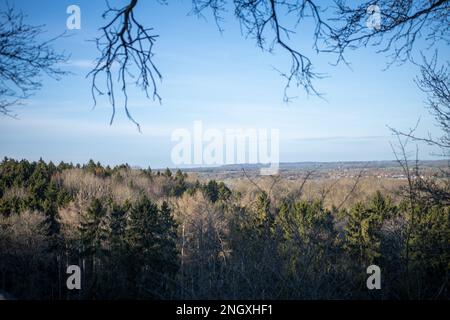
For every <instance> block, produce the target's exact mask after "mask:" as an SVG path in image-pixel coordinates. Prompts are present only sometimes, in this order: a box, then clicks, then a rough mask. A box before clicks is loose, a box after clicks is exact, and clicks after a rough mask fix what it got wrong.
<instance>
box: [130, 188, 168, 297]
mask: <svg viewBox="0 0 450 320" xmlns="http://www.w3.org/2000/svg"><path fill="white" fill-rule="evenodd" d="M126 233H127V235H126V239H127V246H128V252H129V254H130V260H129V262H130V264H129V268H128V274H129V280H130V281H131V283H130V287H133V288H135V289H136V290H135V292H134V295H136V296H138V297H145V296H149V297H158V296H160V295H165V294H167V290H168V288H167V279H166V278H169V279H170V278H172V277H173V276H174V275H175V274H174V271H175V267H174V266H175V265H177V261H176V243H175V239H176V224H175V222H174V220H173V218H172V216H171V214H170V210H169V208H168V206H167V204H164V203H163V205H162V207H161V210H159V209H158V207H157V206H156V205H155V204H153V203H152V202H151V201H150V200H149V199H148V198H147V197H145V196H143V197H141V199H140V200H139V201H138V202H137V203H135V204H134V205H133V206H132V208H131V211H130V215H129V222H128V226H127V232H126Z"/></svg>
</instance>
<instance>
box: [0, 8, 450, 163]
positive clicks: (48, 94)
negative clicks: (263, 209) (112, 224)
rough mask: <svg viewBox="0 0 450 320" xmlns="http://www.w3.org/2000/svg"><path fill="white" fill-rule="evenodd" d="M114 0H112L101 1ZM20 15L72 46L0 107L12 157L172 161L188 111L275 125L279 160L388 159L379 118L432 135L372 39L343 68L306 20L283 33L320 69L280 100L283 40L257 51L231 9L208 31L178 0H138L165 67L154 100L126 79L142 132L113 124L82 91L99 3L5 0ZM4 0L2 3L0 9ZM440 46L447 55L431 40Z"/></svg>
mask: <svg viewBox="0 0 450 320" xmlns="http://www.w3.org/2000/svg"><path fill="white" fill-rule="evenodd" d="M116 3H117V4H120V3H124V1H111V4H116ZM13 4H14V6H15V7H16V8H17V9H21V10H22V11H23V12H24V13H25V14H27V18H26V19H27V20H26V22H27V23H29V24H33V25H45V29H46V30H47V32H46V34H45V35H44V38H45V37H48V38H51V37H53V36H55V35H58V34H60V33H62V32H64V31H66V32H67V34H68V35H69V36H68V37H64V38H62V39H58V40H57V42H56V43H55V48H56V49H58V50H64V51H65V52H66V53H67V54H70V59H69V61H68V63H67V64H65V65H63V66H62V67H63V68H65V70H67V71H70V72H71V73H72V74H71V75H68V76H66V77H64V78H63V79H61V80H60V81H55V80H53V79H48V78H46V77H43V79H42V81H43V87H42V90H40V91H39V92H37V93H36V94H35V95H34V96H33V97H31V98H30V99H28V100H27V101H26V103H25V104H24V105H22V106H17V107H15V108H14V110H13V111H14V112H15V113H16V114H17V115H18V119H12V118H10V117H5V116H0V156H2V157H3V156H7V157H12V158H17V159H22V158H25V159H29V160H37V159H39V158H43V159H44V160H47V161H49V160H52V161H54V162H59V161H66V162H74V163H85V162H87V161H88V160H89V159H94V160H96V161H100V162H102V163H105V164H111V165H115V164H120V163H129V164H131V165H136V166H141V167H148V166H151V167H152V168H163V167H174V166H176V164H174V163H173V160H172V158H171V150H172V149H173V148H174V145H175V144H176V143H175V142H174V141H172V140H171V135H172V133H173V132H174V130H177V129H180V128H181V129H186V130H188V131H191V132H192V130H193V127H194V123H195V121H201V123H202V125H203V127H204V128H205V130H206V129H216V130H219V131H222V132H225V130H227V129H241V128H242V129H255V130H271V129H277V130H279V133H280V140H279V142H280V143H279V152H280V156H279V160H280V161H281V162H301V161H364V160H391V159H393V158H394V155H393V152H392V147H391V143H394V142H395V139H394V138H393V137H392V135H391V132H390V131H389V128H388V126H389V127H393V128H397V129H400V130H407V129H408V128H411V127H413V126H415V124H416V122H417V121H418V119H419V118H420V125H419V129H418V134H427V133H428V132H430V133H431V134H433V135H438V134H439V131H438V130H437V128H436V127H435V126H434V124H433V118H432V116H430V115H429V114H428V111H427V110H426V109H425V107H424V101H425V99H426V97H425V96H424V94H423V92H421V91H419V90H418V89H417V86H416V84H415V83H414V81H413V79H414V77H415V76H416V75H417V74H418V71H419V70H418V68H417V66H414V65H412V64H408V63H406V64H403V65H399V66H397V65H394V66H392V67H390V68H389V69H387V70H385V69H386V62H387V61H388V60H387V59H386V56H385V55H383V54H379V53H376V50H375V49H374V48H362V49H359V50H357V51H350V52H348V53H347V60H348V61H350V62H351V68H350V67H348V66H346V65H342V64H341V65H338V66H333V65H332V63H333V62H334V61H335V57H334V56H332V55H327V54H316V53H315V52H314V50H313V49H312V42H311V38H310V37H309V34H310V33H309V32H308V29H310V27H311V26H310V25H305V26H303V27H302V28H299V29H298V30H297V34H295V35H294V36H293V37H292V38H291V44H293V45H294V46H297V47H298V48H300V49H302V50H303V51H304V52H305V53H306V54H307V55H308V56H309V57H310V58H311V60H312V62H313V64H314V67H315V70H317V71H318V72H320V73H323V74H324V75H326V77H324V78H323V79H319V80H316V81H315V83H314V84H315V86H316V88H317V89H318V90H319V91H320V92H322V93H324V99H322V98H318V97H315V96H308V95H306V94H305V93H304V91H302V89H301V88H299V89H296V88H292V89H291V90H290V95H292V96H297V98H296V99H295V100H293V101H292V102H291V103H289V104H286V103H285V102H283V88H284V84H285V82H284V80H283V79H282V78H281V77H280V76H279V74H278V73H277V72H276V71H275V70H274V68H277V69H281V70H286V68H288V67H289V65H288V63H289V57H288V56H287V55H286V53H285V52H283V51H281V50H279V49H278V50H277V49H276V50H275V51H274V52H273V53H267V52H262V51H261V50H260V49H259V48H257V46H256V45H255V42H254V40H252V39H246V37H245V36H243V35H242V32H241V30H240V27H239V24H238V23H237V21H236V20H235V19H234V18H233V16H232V14H231V13H230V14H228V15H226V17H225V21H224V22H223V23H222V27H223V29H224V31H223V32H222V33H221V32H219V31H218V29H217V27H216V25H215V22H214V20H213V18H212V17H211V16H209V15H207V14H205V16H206V17H205V18H204V19H202V18H198V17H196V16H193V15H191V14H189V12H190V10H191V2H190V1H188V0H184V1H181V0H178V1H169V4H168V5H161V4H159V3H157V2H156V1H140V2H139V3H138V12H137V15H138V19H139V20H140V21H142V22H143V23H144V24H145V25H146V26H149V27H153V28H154V33H155V34H158V35H159V37H158V39H157V41H156V44H155V48H154V50H155V53H156V55H155V57H154V61H155V62H156V63H157V66H158V68H159V70H160V71H161V73H162V75H163V80H162V82H161V83H160V84H158V86H159V92H160V95H161V97H162V103H161V104H159V103H158V102H157V101H153V100H152V99H147V98H146V97H145V95H144V94H143V93H142V92H141V91H139V90H138V89H134V88H131V89H130V94H129V97H130V98H129V109H130V112H131V113H132V115H133V117H134V118H135V119H136V120H137V121H138V122H139V123H140V125H141V128H142V130H141V132H139V131H138V130H137V129H136V126H135V125H134V124H133V123H132V122H130V121H129V120H128V119H127V117H126V115H125V113H124V111H123V109H122V108H120V105H118V110H117V114H116V117H115V120H114V122H113V124H112V125H110V124H109V120H110V116H111V111H112V110H111V106H110V105H109V104H108V101H107V100H105V99H103V98H102V99H100V100H99V101H98V103H97V105H96V106H95V108H94V105H93V100H92V96H91V91H90V86H91V82H90V78H86V75H87V74H88V72H89V71H90V68H92V65H93V61H94V60H95V59H96V58H97V56H98V52H97V50H96V48H95V44H94V43H93V42H92V41H89V40H92V39H94V38H95V37H96V36H98V35H99V30H98V28H99V27H101V26H102V23H104V21H103V20H102V12H103V11H104V9H105V2H104V1H100V0H99V1H84V0H83V1H66V0H58V1H56V0H53V1H49V0H42V1H29V0H14V1H13ZM73 4H75V5H78V6H79V7H80V9H81V29H80V30H67V29H66V20H67V18H68V17H69V14H67V13H66V9H67V7H68V6H70V5H73ZM3 7H4V2H3V1H2V8H3ZM440 51H441V52H440V55H441V56H448V54H450V51H449V48H448V47H445V48H441V50H440ZM435 151H436V150H433V149H431V147H429V146H425V145H420V158H422V159H434V156H433V153H434V152H435Z"/></svg>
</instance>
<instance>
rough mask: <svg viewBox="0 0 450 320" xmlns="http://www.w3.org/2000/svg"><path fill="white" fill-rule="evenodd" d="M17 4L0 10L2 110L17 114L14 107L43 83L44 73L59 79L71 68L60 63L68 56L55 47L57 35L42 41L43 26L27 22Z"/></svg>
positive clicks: (0, 102) (0, 110)
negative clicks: (61, 65) (66, 68)
mask: <svg viewBox="0 0 450 320" xmlns="http://www.w3.org/2000/svg"><path fill="white" fill-rule="evenodd" d="M24 19H25V16H24V14H23V13H22V12H20V11H17V10H15V9H14V8H13V7H7V8H6V9H4V10H3V11H0V113H2V114H4V115H9V116H14V114H13V113H12V111H11V109H10V108H11V107H12V106H14V105H17V104H21V103H23V100H25V99H27V98H29V97H30V96H31V95H32V94H33V93H35V92H36V91H37V90H39V89H40V88H41V87H42V76H43V75H47V76H49V77H51V78H54V79H59V78H60V77H61V76H62V75H64V74H66V73H67V72H65V71H63V70H61V69H60V68H59V67H58V65H59V64H60V63H62V62H64V61H65V60H66V56H65V55H64V54H62V53H58V52H57V51H55V50H54V49H53V48H52V44H53V42H54V40H56V38H58V37H56V38H53V39H50V40H47V41H39V37H40V36H41V35H42V34H43V33H44V32H45V30H44V28H43V26H31V25H28V24H26V23H25V21H24Z"/></svg>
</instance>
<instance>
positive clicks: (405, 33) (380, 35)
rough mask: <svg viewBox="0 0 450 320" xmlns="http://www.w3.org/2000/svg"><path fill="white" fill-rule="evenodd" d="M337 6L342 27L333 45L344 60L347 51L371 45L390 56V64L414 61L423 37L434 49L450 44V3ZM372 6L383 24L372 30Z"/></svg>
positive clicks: (384, 1)
mask: <svg viewBox="0 0 450 320" xmlns="http://www.w3.org/2000/svg"><path fill="white" fill-rule="evenodd" d="M348 3H350V5H348ZM336 5H337V12H336V18H334V19H333V20H334V21H335V22H336V23H337V24H338V25H339V24H340V27H337V32H336V37H335V38H333V39H331V40H332V41H331V42H329V44H330V50H331V51H334V52H336V53H338V54H339V57H340V59H343V54H344V52H345V50H346V49H347V48H350V49H355V48H359V47H361V46H368V45H371V46H375V47H378V48H379V49H378V52H382V53H387V54H388V55H390V57H391V61H390V63H393V62H405V61H406V60H411V61H413V57H412V55H411V54H412V52H413V49H414V46H415V45H416V42H417V41H418V40H419V39H420V38H422V39H424V41H425V42H427V44H428V46H430V47H432V46H434V45H435V44H436V43H437V42H439V41H443V42H444V43H447V44H448V43H449V41H450V1H449V0H434V1H430V0H418V1H411V0H379V1H365V2H363V3H360V4H359V5H357V6H356V7H355V6H354V2H353V1H350V2H349V1H345V0H337V1H336ZM372 5H376V6H377V7H378V9H379V12H378V14H379V18H380V21H379V22H380V23H379V25H378V26H376V27H372V28H368V27H367V19H368V12H367V10H368V8H369V7H370V6H372Z"/></svg>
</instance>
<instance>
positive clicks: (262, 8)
mask: <svg viewBox="0 0 450 320" xmlns="http://www.w3.org/2000/svg"><path fill="white" fill-rule="evenodd" d="M159 2H160V3H163V4H166V3H167V2H166V1H159ZM137 3H138V0H129V2H128V4H127V5H125V6H124V7H122V8H120V9H116V8H111V7H110V6H109V5H108V10H107V11H106V12H105V14H104V17H110V20H109V22H108V23H107V24H106V25H105V26H104V27H103V28H102V29H101V31H102V36H101V37H100V38H98V39H97V46H98V48H99V50H100V52H101V56H100V58H99V59H98V61H97V65H96V67H95V68H94V70H92V72H91V73H90V74H91V75H92V76H93V82H92V94H93V96H94V100H95V97H96V96H97V95H100V94H103V93H107V94H108V95H109V99H110V102H111V104H112V106H113V115H112V118H111V121H112V120H113V119H114V114H115V113H114V112H115V106H116V102H115V95H114V90H113V87H114V83H115V81H114V80H115V79H113V74H114V73H115V70H114V68H113V66H114V65H116V66H117V67H118V71H117V73H118V74H117V77H118V79H117V80H118V82H119V83H120V85H121V91H122V92H123V95H124V98H125V111H126V113H127V115H128V117H129V118H130V119H131V120H132V121H133V122H135V121H134V119H133V118H132V117H131V115H130V113H129V112H128V106H127V102H128V95H127V84H128V81H127V80H132V82H134V83H135V84H136V85H137V86H138V87H140V88H141V89H142V90H144V91H145V93H146V95H147V96H149V91H151V96H152V98H153V99H158V100H160V99H161V98H160V96H159V94H158V88H157V82H156V81H157V80H159V79H161V73H160V72H159V71H158V69H157V67H156V65H155V64H154V62H153V54H154V53H153V45H154V43H155V41H156V38H157V35H153V34H151V31H152V28H147V27H145V26H144V24H143V22H142V23H141V22H138V21H137V19H136V18H135V16H134V12H135V10H136V6H137ZM333 3H334V4H333ZM333 3H327V4H326V5H324V4H322V3H319V1H314V0H234V1H227V0H192V4H193V7H192V13H194V14H195V15H197V16H203V14H204V13H205V12H207V11H210V12H212V16H213V18H214V20H215V22H216V24H217V26H218V28H219V30H220V31H223V29H222V22H223V21H224V16H225V14H226V13H227V11H228V10H229V9H232V11H233V13H234V16H235V18H236V19H237V20H238V22H239V24H240V26H241V30H242V31H243V33H244V34H245V36H246V37H249V38H252V39H254V40H255V41H256V44H257V46H258V47H259V48H260V49H261V50H263V51H267V52H273V51H274V50H275V49H277V48H279V49H281V50H282V51H284V52H286V53H287V54H288V56H289V61H290V67H288V69H287V70H284V71H279V70H278V72H279V73H280V74H281V75H282V76H283V77H284V78H285V80H286V83H285V88H284V100H285V101H289V100H290V97H289V96H288V89H289V88H290V87H292V86H296V87H302V88H303V89H304V90H305V91H306V92H307V93H308V94H313V95H319V96H320V93H319V92H318V91H317V90H316V88H315V86H314V85H313V82H314V80H315V79H318V78H320V77H321V76H320V74H319V73H317V72H316V71H314V68H313V63H312V60H311V59H310V57H308V56H307V55H306V53H305V52H304V51H303V50H300V49H299V48H298V47H295V46H294V45H292V42H293V41H292V39H290V37H291V36H292V35H293V34H294V33H295V32H297V31H299V29H300V28H301V27H300V25H302V23H303V22H311V21H312V34H310V35H309V36H310V37H311V36H312V41H313V43H312V47H313V49H315V50H316V52H317V53H319V52H324V53H333V54H337V55H338V62H339V61H344V62H345V63H347V62H346V60H345V58H344V53H345V52H346V50H347V49H355V48H359V47H361V46H367V45H372V46H375V47H377V48H378V52H385V53H388V54H391V56H392V61H391V62H394V61H399V62H404V61H406V60H408V59H410V60H412V56H411V53H412V51H413V49H414V47H415V44H416V42H417V41H418V39H419V38H421V37H422V38H424V41H425V42H427V43H428V45H429V46H430V47H433V46H434V45H436V43H437V42H442V41H443V42H444V43H447V44H448V43H449V41H450V36H449V31H450V23H449V22H450V21H449V20H450V16H449V12H450V10H449V9H450V0H434V1H429V0H419V1H410V0H399V1H398V0H379V1H376V2H371V1H366V2H363V3H360V4H359V5H355V4H354V2H347V1H345V0H335V1H334V2H333ZM374 5H375V6H377V8H378V10H379V12H377V13H379V18H380V21H379V25H377V26H376V27H373V28H372V27H368V26H367V20H368V19H369V18H370V15H371V14H372V13H371V12H368V9H369V8H370V7H373V6H374ZM292 24H294V25H293V26H292ZM302 26H303V25H302ZM310 26H311V25H309V26H308V29H310ZM310 37H309V38H310ZM134 72H137V73H138V76H137V77H134V76H133V73H134ZM100 77H104V81H105V87H106V89H105V90H102V89H100V86H99V82H100V80H101V79H100ZM114 77H115V75H114ZM135 123H136V122H135ZM136 124H137V123H136Z"/></svg>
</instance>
